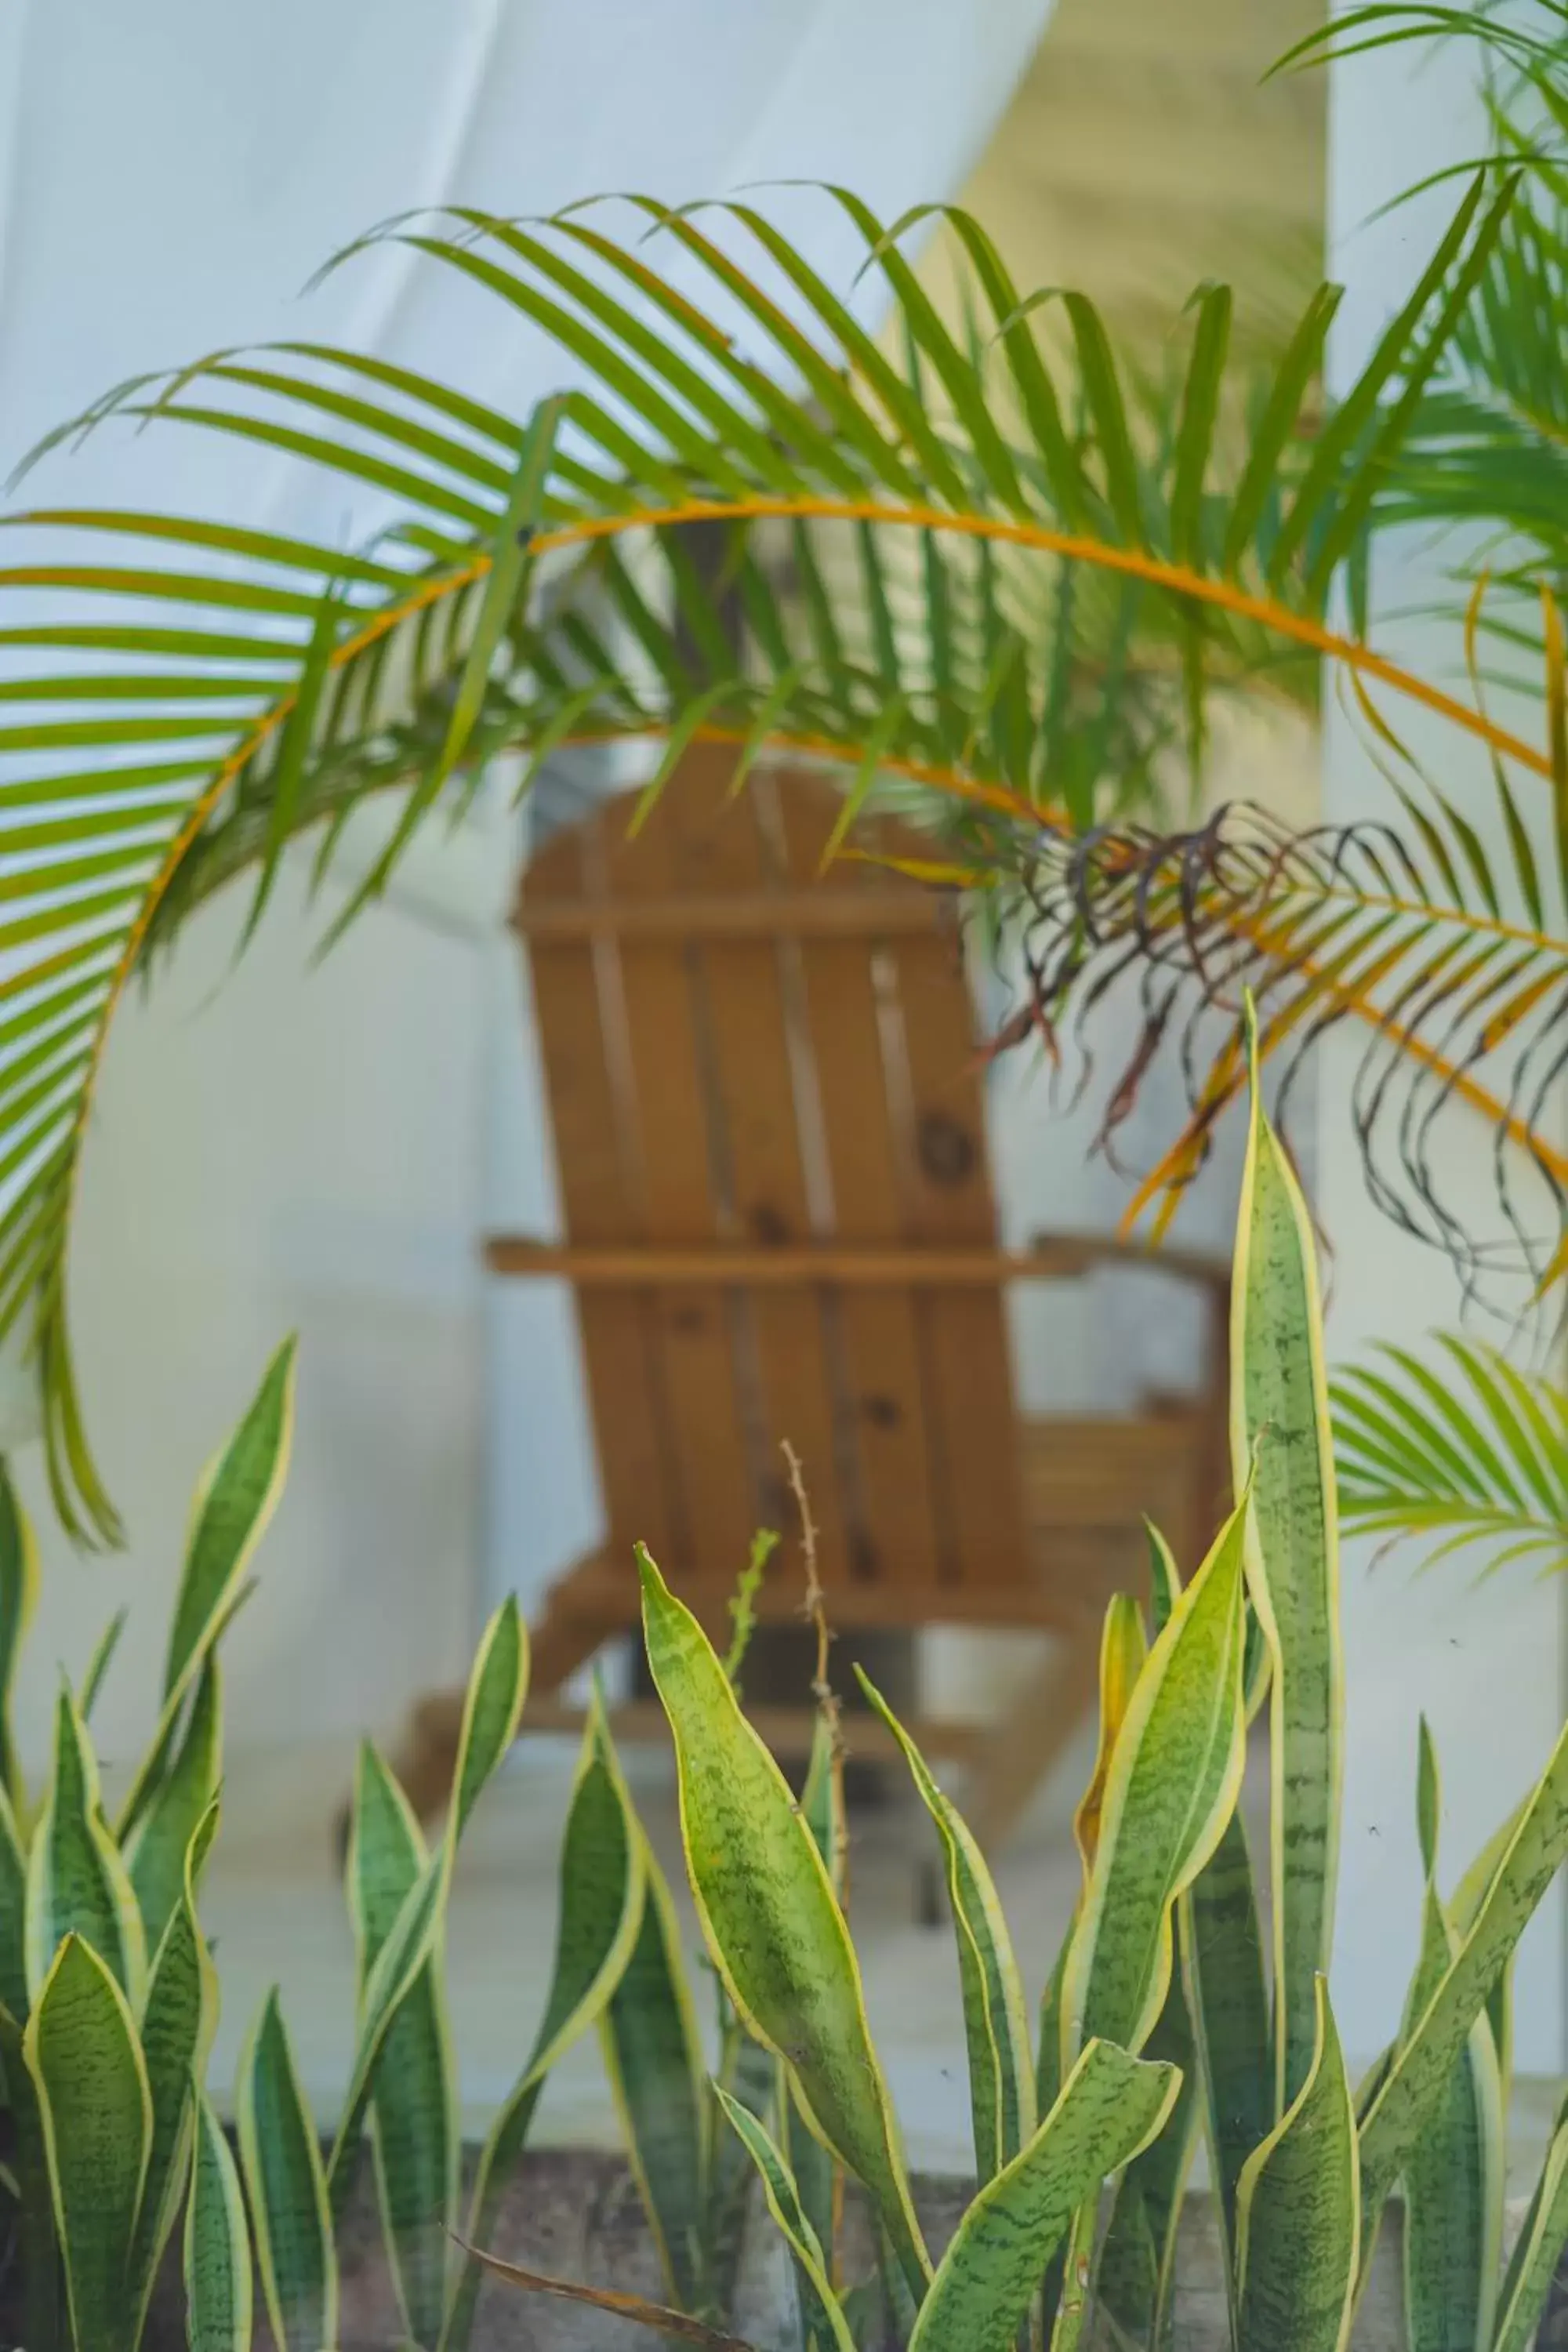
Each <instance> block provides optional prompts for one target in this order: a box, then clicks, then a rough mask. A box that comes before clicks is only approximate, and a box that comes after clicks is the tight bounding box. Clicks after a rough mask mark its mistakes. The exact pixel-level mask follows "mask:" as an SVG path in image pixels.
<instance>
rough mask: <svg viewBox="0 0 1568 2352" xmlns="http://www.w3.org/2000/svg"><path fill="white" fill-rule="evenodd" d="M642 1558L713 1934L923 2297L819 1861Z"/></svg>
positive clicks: (851, 1974)
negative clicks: (872, 2204) (870, 2203)
mask: <svg viewBox="0 0 1568 2352" xmlns="http://www.w3.org/2000/svg"><path fill="white" fill-rule="evenodd" d="M637 1568H638V1572H639V1574H640V1576H641V1578H642V1591H643V1626H644V1633H645V1636H646V1639H647V1657H648V1664H649V1667H650V1669H651V1670H652V1674H653V1678H654V1683H655V1685H656V1687H657V1689H658V1695H659V1697H660V1699H661V1700H662V1702H663V1705H664V1708H665V1712H666V1714H667V1715H668V1717H669V1723H670V1728H671V1730H672V1732H673V1733H674V1736H675V1754H676V1765H677V1770H678V1774H679V1798H680V1828H681V1837H682V1840H683V1842H684V1844H685V1848H686V1866H687V1871H688V1874H689V1877H690V1881H691V1892H692V1895H693V1898H694V1900H695V1903H696V1906H697V1916H698V1921H699V1923H700V1927H701V1929H702V1934H703V1937H704V1940H705V1941H706V1943H707V1945H708V1948H709V1950H710V1953H711V1955H712V1957H713V1961H714V1965H715V1966H716V1967H717V1969H718V1970H719V1973H720V1976H721V1979H722V1980H723V1982H724V1985H725V1987H726V1989H727V1990H728V1991H729V1993H730V1997H731V2000H733V2001H734V2004H735V2007H736V2009H737V2010H738V2011H740V2014H741V2017H742V2021H743V2022H744V2023H745V2024H746V2026H747V2027H748V2028H749V2030H750V2031H751V2032H752V2033H753V2034H754V2035H755V2036H756V2038H757V2039H758V2040H759V2041H760V2042H765V2043H766V2044H767V2046H768V2048H769V2049H771V2050H773V2051H774V2052H775V2053H777V2055H778V2056H780V2057H781V2058H783V2059H784V2060H785V2061H786V2062H787V2063H788V2064H789V2066H790V2068H791V2070H792V2072H793V2074H794V2076H795V2083H796V2084H797V2086H798V2088H799V2091H800V2093H801V2095H802V2098H803V2100H804V2102H805V2107H806V2109H807V2111H808V2113H809V2115H810V2117H811V2119H812V2121H813V2122H814V2124H815V2126H816V2129H817V2131H818V2132H819V2133H820V2135H821V2137H823V2139H824V2140H825V2141H826V2144H827V2145H828V2147H831V2148H832V2149H833V2151H834V2152H835V2154H836V2155H837V2156H838V2157H839V2158H841V2160H842V2161H843V2162H844V2163H845V2164H846V2165H847V2166H848V2168H849V2169H850V2170H851V2171H852V2172H854V2173H855V2174H857V2175H858V2178H859V2179H861V2180H862V2181H863V2182H864V2183H865V2186H866V2188H867V2189H868V2191H869V2192H870V2195H871V2197H872V2199H873V2200H874V2202H875V2204H876V2207H877V2210H878V2212H879V2216H880V2219H881V2221H882V2225H883V2227H884V2229H886V2231H887V2232H888V2235H889V2239H890V2240H891V2242H892V2244H893V2246H894V2248H895V2251H896V2252H897V2254H898V2258H899V2263H900V2269H901V2271H902V2273H903V2274H904V2276H905V2278H906V2279H907V2281H908V2282H909V2285H910V2292H911V2293H912V2294H914V2296H915V2297H916V2299H917V2301H918V2299H919V2298H920V2297H921V2295H923V2294H924V2293H925V2290H926V2286H927V2284H929V2281H930V2278H931V2262H930V2257H929V2256H928V2254H927V2252H926V2250H925V2243H924V2241H923V2239H922V2238H921V2231H920V2225H919V2223H918V2221H916V2219H915V2213H914V2207H913V2204H912V2203H911V2201H910V2189H909V2181H908V2179H907V2177H906V2175H905V2171H904V2165H903V2158H902V2156H901V2154H900V2148H899V2141H898V2132H897V2127H896V2126H895V2124H894V2120H893V2114H892V2107H891V2103H890V2101H889V2096H888V2090H887V2085H886V2084H885V2082H884V2081H883V2078H882V2072H881V2068H880V2066H879V2063H878V2060H877V2053H876V2051H875V2049H874V2048H873V2046H872V2042H871V2032H870V2027H869V2025H868V2021H867V2017H866V2003H865V1997H864V1994H863V1992H862V1990H861V1984H860V1970H859V1966H858V1962H857V1960H856V1958H855V1948H854V1946H853V1945H852V1944H851V1942H850V1940H849V1931H848V1928H847V1927H846V1925H845V1922H844V1915H843V1913H842V1912H841V1911H840V1909H839V1907H838V1904H837V1899H836V1897H835V1895H834V1892H833V1885H832V1881H831V1879H830V1878H829V1876H828V1873H827V1868H826V1864H825V1863H824V1862H823V1859H822V1856H821V1854H820V1853H818V1852H817V1849H816V1844H815V1843H814V1841H813V1839H812V1835H811V1832H810V1831H809V1829H808V1828H807V1827H806V1825H805V1822H804V1821H803V1820H802V1819H801V1816H800V1812H799V1811H798V1809H797V1807H796V1805H795V1800H794V1798H793V1797H792V1796H791V1794H790V1790H789V1786H788V1783H787V1782H786V1781H785V1780H784V1775H783V1773H782V1772H781V1771H780V1770H779V1768H778V1766H777V1764H776V1763H775V1762H774V1761H773V1757H772V1756H771V1755H770V1754H769V1753H768V1750H767V1749H766V1748H765V1747H764V1746H763V1742H762V1741H761V1740H760V1739H759V1738H758V1737H757V1735H756V1733H755V1732H754V1731H753V1730H752V1727H751V1725H750V1724H749V1723H748V1722H747V1721H746V1719H745V1717H744V1716H743V1715H742V1712H741V1709H740V1706H739V1705H738V1704H737V1702H736V1699H735V1696H734V1693H733V1692H732V1691H731V1687H730V1685H729V1682H728V1680H727V1678H726V1676H725V1674H724V1669H723V1667H722V1665H721V1663H720V1661H719V1659H718V1657H717V1656H716V1655H715V1654H714V1652H713V1649H712V1646H711V1644H710V1642H709V1640H708V1637H707V1635H706V1634H705V1633H703V1631H702V1628H701V1627H700V1625H699V1623H698V1622H697V1620H696V1618H695V1617H694V1616H693V1615H692V1614H691V1612H690V1611H689V1609H688V1608H686V1607H685V1605H684V1604H683V1603H682V1602H681V1601H678V1600H677V1599H676V1598H675V1596H674V1594H673V1593H672V1592H671V1591H669V1588H668V1585H667V1584H666V1583H665V1580H664V1579H663V1577H662V1576H661V1575H660V1574H659V1572H658V1569H657V1567H656V1566H655V1565H654V1562H653V1560H652V1559H651V1558H650V1557H649V1555H648V1553H647V1550H646V1549H644V1548H643V1547H642V1546H641V1545H638V1547H637Z"/></svg>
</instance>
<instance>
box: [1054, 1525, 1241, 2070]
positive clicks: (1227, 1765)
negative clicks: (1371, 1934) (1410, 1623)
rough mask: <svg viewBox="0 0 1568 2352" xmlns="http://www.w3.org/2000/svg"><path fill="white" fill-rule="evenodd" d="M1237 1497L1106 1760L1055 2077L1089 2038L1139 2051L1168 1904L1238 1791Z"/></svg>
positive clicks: (1160, 1981)
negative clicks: (1102, 1798)
mask: <svg viewBox="0 0 1568 2352" xmlns="http://www.w3.org/2000/svg"><path fill="white" fill-rule="evenodd" d="M1246 1517H1247V1497H1246V1496H1243V1499H1242V1501H1241V1503H1240V1504H1239V1505H1238V1507H1237V1509H1236V1510H1235V1511H1234V1512H1233V1513H1232V1514H1231V1517H1229V1519H1228V1520H1227V1521H1226V1525H1225V1527H1224V1528H1222V1529H1221V1531H1220V1534H1219V1537H1218V1538H1217V1539H1216V1541H1215V1546H1214V1549H1213V1550H1212V1551H1211V1552H1210V1553H1209V1556H1208V1558H1207V1559H1205V1562H1204V1564H1203V1566H1202V1567H1201V1568H1200V1569H1199V1570H1198V1572H1197V1574H1196V1575H1195V1576H1194V1579H1193V1580H1192V1582H1191V1583H1190V1584H1189V1585H1188V1586H1187V1587H1186V1590H1185V1591H1184V1592H1183V1593H1182V1595H1181V1597H1180V1599H1179V1600H1178V1601H1177V1602H1176V1604H1175V1606H1174V1608H1173V1610H1172V1612H1171V1615H1170V1620H1169V1622H1168V1623H1167V1624H1166V1627H1165V1630H1164V1632H1163V1633H1162V1634H1161V1635H1160V1638H1159V1640H1158V1641H1157V1642H1156V1643H1155V1644H1154V1646H1153V1648H1152V1650H1151V1651H1150V1653H1149V1656H1148V1660H1147V1663H1146V1664H1145V1665H1144V1667H1143V1669H1142V1673H1141V1674H1140V1675H1139V1677H1138V1681H1137V1684H1136V1686H1135V1687H1134V1690H1133V1693H1132V1698H1131V1705H1130V1706H1129V1707H1128V1710H1127V1716H1126V1719H1125V1721H1124V1723H1123V1725H1122V1727H1121V1737H1120V1738H1118V1740H1117V1743H1116V1748H1115V1750H1114V1752H1113V1754H1112V1757H1111V1760H1110V1774H1109V1776H1108V1778H1107V1781H1106V1790H1105V1804H1104V1808H1103V1811H1102V1812H1101V1816H1100V1838H1099V1843H1098V1844H1097V1847H1096V1850H1095V1856H1094V1866H1093V1869H1092V1870H1091V1871H1090V1873H1089V1885H1088V1886H1087V1887H1086V1888H1085V1890H1084V1897H1083V1902H1082V1905H1081V1906H1080V1910H1079V1919H1078V1924H1077V1926H1076V1927H1075V1928H1074V1930H1073V1938H1072V1947H1071V1949H1070V1951H1069V1953H1068V1963H1067V1972H1066V1975H1065V1978H1064V1979H1063V1984H1062V1995H1061V2023H1062V2053H1063V2064H1064V2069H1065V2067H1066V2065H1067V2063H1068V2061H1069V2060H1070V2059H1071V2058H1072V2057H1073V2056H1074V2055H1075V2054H1076V2053H1077V2052H1078V2051H1079V2049H1081V2048H1082V2047H1083V2045H1084V2044H1085V2043H1086V2042H1089V2041H1091V2040H1095V2039H1100V2040H1106V2041H1111V2040H1114V2041H1115V2042H1117V2043H1118V2046H1120V2047H1121V2048H1123V2049H1127V2050H1131V2051H1133V2052H1136V2051H1137V2050H1139V2049H1140V2048H1141V2047H1142V2043H1143V2042H1144V2040H1145V2039H1146V2038H1147V2036H1148V2034H1149V2032H1150V2031H1151V2029H1152V2026H1153V2024H1154V2021H1155V2020H1156V2018H1157V2017H1158V2016H1159V2014H1160V2011H1161V2010H1162V2009H1163V2006H1164V2002H1165V1995H1166V1992H1167V1990H1168V1989H1169V1985H1170V1979H1171V1956H1172V1925H1171V1914H1172V1908H1173V1905H1174V1903H1175V1901H1176V1898H1177V1896H1178V1895H1180V1894H1181V1893H1182V1892H1183V1890H1184V1888H1185V1887H1186V1886H1188V1885H1191V1884H1192V1881H1193V1880H1194V1878H1195V1877H1196V1876H1197V1874H1198V1873H1199V1871H1201V1870H1202V1868H1203V1866H1204V1864H1205V1862H1207V1860H1208V1858H1209V1856H1210V1855H1211V1854H1212V1853H1214V1851H1215V1847H1216V1845H1217V1844H1218V1843H1219V1841H1220V1838H1221V1837H1222V1836H1223V1835H1224V1832H1225V1825H1226V1822H1227V1821H1228V1820H1229V1819H1230V1816H1231V1812H1232V1811H1233V1809H1234V1807H1235V1804H1236V1798H1237V1790H1238V1789H1239V1787H1240V1785H1241V1770H1242V1763H1243V1750H1244V1745H1245V1737H1246V1723H1245V1718H1244V1715H1243V1706H1242V1660H1243V1653H1244V1647H1245V1640H1246V1623H1245V1616H1244V1612H1243V1609H1242V1551H1243V1541H1244V1530H1245V1526H1246Z"/></svg>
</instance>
